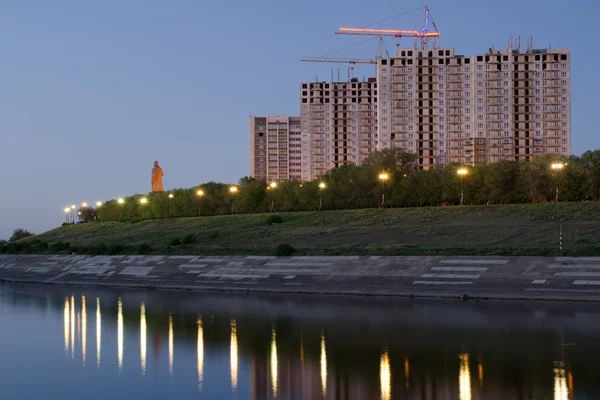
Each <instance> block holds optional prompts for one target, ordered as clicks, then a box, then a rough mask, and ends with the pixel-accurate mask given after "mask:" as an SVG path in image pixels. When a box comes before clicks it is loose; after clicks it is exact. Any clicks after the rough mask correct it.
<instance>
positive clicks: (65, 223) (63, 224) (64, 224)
mask: <svg viewBox="0 0 600 400" xmlns="http://www.w3.org/2000/svg"><path fill="white" fill-rule="evenodd" d="M61 226H69V223H68V222H63V223H62V225H61Z"/></svg>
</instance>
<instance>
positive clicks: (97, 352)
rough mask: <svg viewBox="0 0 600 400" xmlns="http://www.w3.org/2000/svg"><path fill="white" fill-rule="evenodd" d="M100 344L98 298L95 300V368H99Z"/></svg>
mask: <svg viewBox="0 0 600 400" xmlns="http://www.w3.org/2000/svg"><path fill="white" fill-rule="evenodd" d="M101 344H102V314H101V313H100V298H96V368H100V350H101Z"/></svg>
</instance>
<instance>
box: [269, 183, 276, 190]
mask: <svg viewBox="0 0 600 400" xmlns="http://www.w3.org/2000/svg"><path fill="white" fill-rule="evenodd" d="M269 186H270V187H271V189H275V188H276V187H277V182H271V183H270V184H269Z"/></svg>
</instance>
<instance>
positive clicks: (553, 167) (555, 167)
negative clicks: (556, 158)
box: [551, 163, 565, 170]
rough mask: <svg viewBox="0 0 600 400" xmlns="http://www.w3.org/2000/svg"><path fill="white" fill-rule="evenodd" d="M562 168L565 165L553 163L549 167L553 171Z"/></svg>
mask: <svg viewBox="0 0 600 400" xmlns="http://www.w3.org/2000/svg"><path fill="white" fill-rule="evenodd" d="M564 166H565V165H564V164H563V163H554V164H552V165H551V167H552V169H555V170H559V169H563V167H564Z"/></svg>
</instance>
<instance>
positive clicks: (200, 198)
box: [196, 190, 204, 216]
mask: <svg viewBox="0 0 600 400" xmlns="http://www.w3.org/2000/svg"><path fill="white" fill-rule="evenodd" d="M196 195H197V196H198V216H200V214H202V196H204V192H203V191H202V190H198V191H197V192H196Z"/></svg>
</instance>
